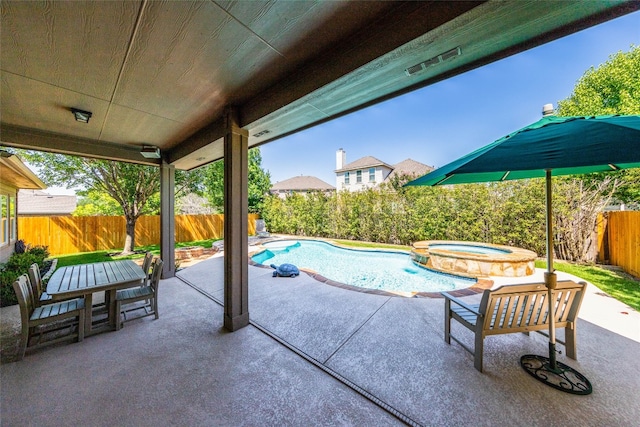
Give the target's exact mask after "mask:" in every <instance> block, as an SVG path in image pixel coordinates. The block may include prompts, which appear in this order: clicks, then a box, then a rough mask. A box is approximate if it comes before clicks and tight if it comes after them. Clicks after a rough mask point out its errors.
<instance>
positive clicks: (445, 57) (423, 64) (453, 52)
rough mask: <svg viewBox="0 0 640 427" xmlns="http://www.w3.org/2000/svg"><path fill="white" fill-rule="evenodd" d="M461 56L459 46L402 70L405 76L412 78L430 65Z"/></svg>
mask: <svg viewBox="0 0 640 427" xmlns="http://www.w3.org/2000/svg"><path fill="white" fill-rule="evenodd" d="M461 54H462V51H461V50H460V46H458V47H456V48H455V49H451V50H448V51H446V52H443V53H441V54H440V55H437V56H434V57H433V58H431V59H427V60H426V61H423V62H421V63H419V64H416V65H414V66H412V67H409V68H407V69H406V70H404V72H405V74H406V75H407V76H412V75H414V74H416V73H419V72H420V71H423V70H426V69H427V68H429V67H431V66H432V65H436V64H439V63H441V62H444V61H446V60H448V59H451V58H455V57H456V56H460V55H461Z"/></svg>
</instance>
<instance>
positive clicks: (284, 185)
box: [271, 176, 336, 191]
mask: <svg viewBox="0 0 640 427" xmlns="http://www.w3.org/2000/svg"><path fill="white" fill-rule="evenodd" d="M335 189H336V188H335V187H334V186H333V185H331V184H327V183H326V182H324V181H323V180H321V179H320V178H316V177H315V176H294V177H293V178H289V179H285V180H284V181H280V182H277V183H275V184H274V185H273V187H271V191H283V190H291V191H304V190H321V191H322V190H327V191H328V190H335Z"/></svg>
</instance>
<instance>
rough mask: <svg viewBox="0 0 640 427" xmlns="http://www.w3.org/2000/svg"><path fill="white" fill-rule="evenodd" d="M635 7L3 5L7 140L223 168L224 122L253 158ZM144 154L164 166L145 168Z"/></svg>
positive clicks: (1, 118)
mask: <svg viewBox="0 0 640 427" xmlns="http://www.w3.org/2000/svg"><path fill="white" fill-rule="evenodd" d="M638 9H640V2H637V1H621V2H617V1H615V2H613V1H607V2H604V1H538V0H507V1H486V2H485V1H430V2H412V1H367V2H352V1H322V0H309V1H299V2H291V1H286V0H274V1H268V2H267V1H240V2H238V1H225V2H214V1H208V2H204V1H201V0H185V1H172V2H157V1H142V0H138V1H125V0H120V1H102V2H100V1H77V2H65V1H54V2H47V3H46V5H45V3H44V2H35V1H22V2H19V1H6V2H3V3H2V14H1V17H0V19H1V23H0V26H2V28H3V29H5V31H2V33H1V42H2V49H0V52H1V55H2V57H1V64H2V66H1V67H0V77H1V79H0V81H1V84H2V90H0V97H1V99H0V138H1V140H2V143H3V144H5V145H9V146H13V147H19V148H25V149H34V150H42V151H50V152H58V153H64V154H72V155H80V156H85V157H98V158H108V159H112V160H121V161H127V162H134V163H143V164H152V165H156V166H157V165H160V164H161V163H162V162H167V163H169V164H170V165H173V166H174V167H175V168H176V169H184V170H191V169H193V168H196V167H198V166H201V165H204V164H207V163H210V162H212V161H215V160H218V159H220V158H222V157H223V156H224V149H223V140H224V136H225V135H226V134H227V130H228V124H229V123H230V121H229V120H228V119H231V120H233V122H234V123H235V124H234V125H237V126H239V127H240V128H241V129H242V131H243V132H244V133H246V135H247V138H248V146H249V147H254V146H259V145H261V144H264V143H266V142H270V141H273V140H276V139H278V138H282V137H285V136H287V135H290V134H292V133H295V132H298V131H300V130H303V129H307V128H309V127H311V126H314V125H316V124H319V123H323V122H326V121H328V120H331V119H334V118H337V117H341V116H344V115H346V114H349V113H352V112H354V111H357V110H359V109H362V108H365V107H367V106H370V105H373V104H376V103H379V102H383V101H385V100H388V99H391V98H393V97H395V96H399V95H402V94H405V93H408V92H411V91H414V90H416V89H419V88H422V87H425V86H428V85H431V84H434V83H437V82H440V81H442V80H444V79H448V78H451V77H454V76H456V75H459V74H462V73H465V72H468V71H469V70H473V69H475V68H477V67H481V66H483V65H486V64H488V63H491V62H494V61H497V60H500V59H502V58H505V57H508V56H510V55H513V54H516V53H519V52H522V51H525V50H527V49H531V48H533V47H536V46H539V45H541V44H543V43H546V42H549V41H552V40H555V39H558V38H560V37H563V36H566V35H568V34H572V33H574V32H576V31H580V30H582V29H584V28H588V27H589V26H592V25H596V24H599V23H602V22H605V21H607V20H609V19H613V18H615V17H617V16H621V15H624V14H627V13H630V12H633V11H635V10H638ZM78 40H81V41H82V42H77V41H78ZM25 100H28V102H25ZM71 108H78V109H81V110H87V111H90V112H92V114H93V115H92V117H91V120H90V121H89V123H78V122H76V121H74V119H73V115H72V113H71V111H70V110H71ZM398 143H399V144H402V143H401V142H398ZM143 145H153V146H156V147H158V148H160V150H161V153H162V159H149V158H146V157H143V156H142V155H141V153H140V150H141V148H142V146H143ZM301 149H304V148H301Z"/></svg>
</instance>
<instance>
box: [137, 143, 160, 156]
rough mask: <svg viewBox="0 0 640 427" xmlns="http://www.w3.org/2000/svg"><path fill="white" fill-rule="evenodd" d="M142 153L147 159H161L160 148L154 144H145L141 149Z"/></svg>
mask: <svg viewBox="0 0 640 427" xmlns="http://www.w3.org/2000/svg"><path fill="white" fill-rule="evenodd" d="M140 154H142V157H146V158H147V159H159V158H160V149H159V148H158V147H154V146H152V145H143V146H142V150H140Z"/></svg>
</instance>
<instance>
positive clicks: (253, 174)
mask: <svg viewBox="0 0 640 427" xmlns="http://www.w3.org/2000/svg"><path fill="white" fill-rule="evenodd" d="M248 157H249V158H248V172H247V174H248V181H249V182H248V193H249V197H248V205H249V212H250V213H260V212H261V211H262V207H263V204H264V197H265V195H267V194H268V193H269V190H270V189H271V176H270V175H269V172H266V171H265V170H263V169H262V155H261V154H260V149H259V148H251V149H250V150H249V154H248ZM200 169H202V170H203V175H204V179H203V184H204V193H205V197H206V198H207V199H208V200H209V204H210V205H211V206H212V207H213V208H214V209H216V210H217V211H218V212H222V211H223V204H224V161H223V160H218V161H217V162H214V163H212V164H210V165H208V166H206V167H204V168H200Z"/></svg>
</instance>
